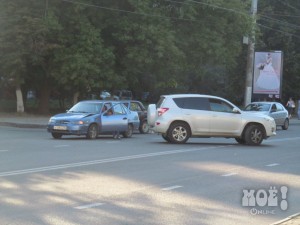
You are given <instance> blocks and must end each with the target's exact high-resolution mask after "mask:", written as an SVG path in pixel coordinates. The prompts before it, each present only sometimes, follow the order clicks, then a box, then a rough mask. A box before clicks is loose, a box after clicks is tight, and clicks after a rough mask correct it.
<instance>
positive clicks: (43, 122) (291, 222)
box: [0, 114, 300, 225]
mask: <svg viewBox="0 0 300 225" xmlns="http://www.w3.org/2000/svg"><path fill="white" fill-rule="evenodd" d="M49 118H50V116H39V115H28V114H26V115H21V114H0V126H11V127H19V128H46V126H47V123H48V120H49ZM290 124H300V120H298V119H297V118H292V119H291V120H290ZM272 225H300V213H298V214H294V215H291V216H289V217H287V218H284V219H282V220H280V221H278V222H276V223H273V224H272Z"/></svg>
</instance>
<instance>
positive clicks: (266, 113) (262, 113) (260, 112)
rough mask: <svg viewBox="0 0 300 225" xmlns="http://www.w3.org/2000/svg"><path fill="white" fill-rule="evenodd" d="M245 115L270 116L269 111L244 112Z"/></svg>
mask: <svg viewBox="0 0 300 225" xmlns="http://www.w3.org/2000/svg"><path fill="white" fill-rule="evenodd" d="M244 112H245V113H249V114H255V115H269V112H267V111H244Z"/></svg>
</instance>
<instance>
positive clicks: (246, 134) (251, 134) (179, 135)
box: [148, 94, 276, 145]
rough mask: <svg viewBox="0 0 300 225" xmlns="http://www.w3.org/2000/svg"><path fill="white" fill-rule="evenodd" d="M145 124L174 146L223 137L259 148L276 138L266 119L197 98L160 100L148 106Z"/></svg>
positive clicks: (221, 102)
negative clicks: (263, 143)
mask: <svg viewBox="0 0 300 225" xmlns="http://www.w3.org/2000/svg"><path fill="white" fill-rule="evenodd" d="M148 124H149V125H150V126H151V127H152V130H153V131H154V132H156V133H159V134H161V135H162V137H163V138H164V139H165V140H166V141H168V142H170V143H178V144H181V143H185V142H186V141H187V140H188V139H189V138H190V137H224V138H235V140H236V141H237V142H238V143H240V144H247V145H260V144H261V143H262V141H263V139H267V138H268V137H270V136H274V135H276V124H275V121H274V119H273V118H271V117H270V116H267V115H256V114H253V113H252V114H251V113H247V112H243V111H242V110H240V109H239V108H238V107H237V106H235V105H234V104H232V103H231V102H229V101H227V100H225V99H223V98H220V97H216V96H210V95H199V94H177V95H163V96H161V98H160V100H159V101H158V103H157V105H155V104H151V105H149V106H148Z"/></svg>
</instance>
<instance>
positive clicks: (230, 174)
mask: <svg viewBox="0 0 300 225" xmlns="http://www.w3.org/2000/svg"><path fill="white" fill-rule="evenodd" d="M235 175H237V173H227V174H223V175H222V177H231V176H235Z"/></svg>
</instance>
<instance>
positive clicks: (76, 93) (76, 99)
mask: <svg viewBox="0 0 300 225" xmlns="http://www.w3.org/2000/svg"><path fill="white" fill-rule="evenodd" d="M78 98H79V91H77V92H75V93H74V95H73V104H74V105H75V104H76V103H77V102H78Z"/></svg>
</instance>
